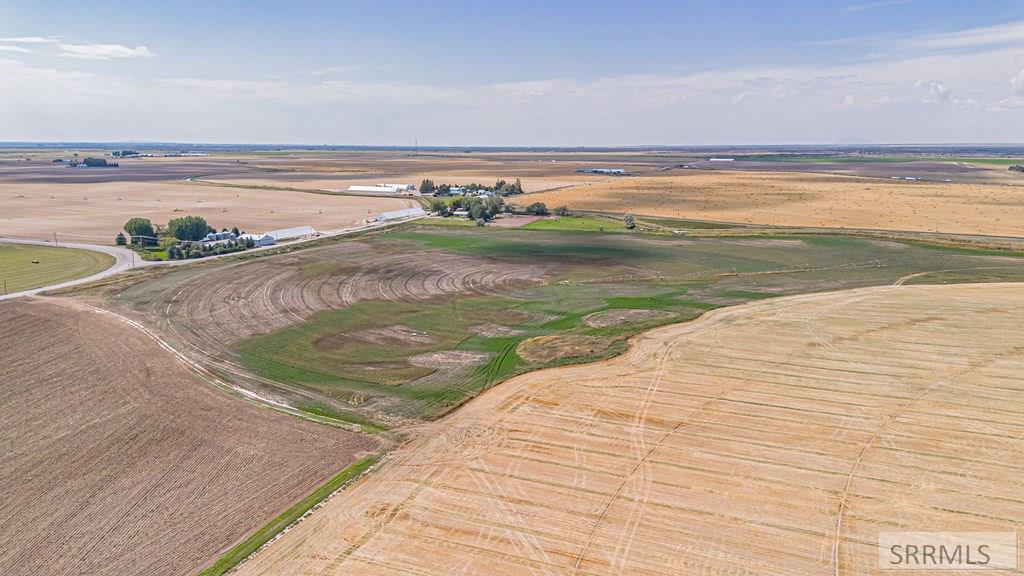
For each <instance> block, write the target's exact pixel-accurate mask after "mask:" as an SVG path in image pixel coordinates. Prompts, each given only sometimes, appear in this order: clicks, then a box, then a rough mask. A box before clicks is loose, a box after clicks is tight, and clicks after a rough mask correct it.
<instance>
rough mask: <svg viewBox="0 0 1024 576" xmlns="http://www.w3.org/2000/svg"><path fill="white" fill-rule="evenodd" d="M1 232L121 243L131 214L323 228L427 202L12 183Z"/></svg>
mask: <svg viewBox="0 0 1024 576" xmlns="http://www.w3.org/2000/svg"><path fill="white" fill-rule="evenodd" d="M0 205H2V206H3V207H4V210H3V212H2V213H0V234H2V235H3V236H7V237H11V238H29V239H34V240H52V239H53V233H54V231H56V232H57V234H58V236H59V238H60V239H61V240H67V241H72V242H85V243H99V244H113V241H114V236H115V235H117V233H118V232H119V231H120V230H121V227H122V226H124V223H125V222H127V221H128V219H129V218H132V217H135V216H138V217H142V218H149V219H150V220H152V221H153V223H154V224H166V223H167V221H168V220H170V219H171V218H177V217H180V216H185V215H195V216H202V217H204V218H206V220H207V221H208V222H209V223H210V225H211V226H214V227H216V228H218V229H220V228H232V227H234V226H237V227H239V228H240V229H242V230H246V231H249V232H265V231H267V230H274V229H278V228H288V227H292V226H305V225H310V226H312V227H313V228H315V229H317V230H319V231H322V232H323V231H330V230H336V229H341V228H349V227H352V226H355V225H358V224H362V223H363V221H364V220H365V219H367V218H372V217H375V216H376V215H377V214H380V213H381V212H384V211H386V210H396V209H401V208H407V207H412V206H419V203H418V202H416V201H415V200H411V199H408V198H366V197H354V196H336V195H329V194H311V193H306V192H291V191H287V190H253V189H245V188H229V187H223V186H210V185H204V184H196V183H188V182H102V183H91V184H67V183H64V184H10V185H5V186H3V188H2V189H0Z"/></svg>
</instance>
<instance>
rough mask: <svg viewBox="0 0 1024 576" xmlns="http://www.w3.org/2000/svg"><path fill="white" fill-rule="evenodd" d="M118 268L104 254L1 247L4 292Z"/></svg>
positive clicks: (28, 288) (0, 257) (42, 285)
mask: <svg viewBox="0 0 1024 576" xmlns="http://www.w3.org/2000/svg"><path fill="white" fill-rule="evenodd" d="M113 265H114V257H113V256H111V255H109V254H105V253H103V252H97V251H94V250H83V249H80V248H62V247H58V246H36V245H31V244H6V243H0V279H2V283H0V290H5V291H4V292H3V293H4V294H7V293H14V292H21V291H23V290H32V289H34V288H42V287H45V286H50V285H53V284H59V283H61V282H67V281H70V280H77V279H79V278H85V277H88V276H92V275H93V274H97V273H99V272H102V271H104V270H106V269H108V268H110V267H111V266H113Z"/></svg>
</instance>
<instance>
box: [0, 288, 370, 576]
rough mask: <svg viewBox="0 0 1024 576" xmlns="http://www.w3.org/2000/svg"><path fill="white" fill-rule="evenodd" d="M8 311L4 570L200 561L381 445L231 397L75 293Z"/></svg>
mask: <svg viewBox="0 0 1024 576" xmlns="http://www.w3.org/2000/svg"><path fill="white" fill-rule="evenodd" d="M0 317H2V318H3V322H0V350H3V362H2V363H0V389H2V397H3V402H2V403H0V422H3V430H4V435H3V450H2V458H3V466H0V501H2V502H3V505H2V506H0V573H3V574H6V575H12V576H14V575H22V574H23V575H36V574H61V575H63V574H67V575H79V574H93V575H107V574H109V575H121V574H139V575H145V574H151V575H154V576H157V575H160V576H163V575H166V574H188V573H193V572H194V571H196V570H197V569H198V568H199V567H201V566H203V565H205V564H207V563H210V562H212V561H213V560H214V559H215V558H216V557H217V556H218V555H219V553H220V552H221V551H223V550H225V549H227V548H228V547H230V546H231V545H232V544H234V543H235V542H236V541H237V540H239V539H241V538H242V537H243V536H245V535H246V534H247V533H248V532H249V531H251V530H253V529H255V528H257V527H260V526H262V525H263V524H264V523H266V522H268V521H269V520H270V519H272V518H274V517H275V516H277V515H278V514H279V513H281V512H282V511H283V510H285V509H287V508H288V507H289V506H291V505H292V504H293V503H294V502H296V501H298V500H300V499H302V498H303V497H304V496H305V495H306V494H308V493H310V492H312V490H313V489H314V488H315V487H316V486H318V485H319V484H320V483H322V482H323V481H325V480H326V479H328V478H329V477H331V476H332V475H334V474H336V473H337V472H338V471H339V470H341V469H343V468H345V467H346V466H347V465H348V464H351V463H352V462H354V461H356V459H358V458H359V457H361V456H363V455H365V454H368V453H372V452H376V451H378V450H380V449H381V448H382V446H383V443H382V441H381V440H380V439H379V438H377V437H373V436H368V435H362V434H357V433H353V432H349V431H346V430H341V429H337V428H331V427H327V426H322V425H318V424H314V423H312V422H304V421H301V420H298V419H295V418H293V417H290V416H286V415H283V414H276V413H274V412H271V411H269V410H267V409H266V408H263V407H259V406H257V405H255V404H252V403H250V402H246V401H244V400H241V399H239V398H235V397H232V396H229V395H227V394H225V393H224V392H222V391H220V390H218V389H216V388H214V387H213V386H211V385H210V384H209V383H207V382H205V381H203V380H202V379H200V378H199V377H198V376H197V375H196V374H195V373H194V372H193V371H191V370H189V369H187V368H186V367H185V365H184V364H182V363H180V362H179V361H178V360H177V359H175V358H173V357H172V356H171V355H169V354H167V352H166V351H165V350H164V349H163V348H161V347H160V346H159V345H158V344H157V343H156V342H154V341H153V340H151V339H150V338H148V337H147V336H146V335H145V334H144V333H142V332H140V331H137V330H136V329H135V328H133V327H131V326H129V325H128V324H125V323H124V322H122V321H120V320H119V319H117V318H114V317H111V316H109V315H107V314H101V313H98V312H96V311H93V310H92V309H90V308H87V307H84V306H82V305H81V304H79V303H77V302H71V301H65V300H54V299H47V300H46V301H43V300H16V301H10V302H2V303H0Z"/></svg>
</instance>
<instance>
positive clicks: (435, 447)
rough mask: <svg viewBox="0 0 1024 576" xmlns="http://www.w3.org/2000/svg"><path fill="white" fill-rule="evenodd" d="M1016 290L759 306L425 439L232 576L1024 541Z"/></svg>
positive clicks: (479, 568)
mask: <svg viewBox="0 0 1024 576" xmlns="http://www.w3.org/2000/svg"><path fill="white" fill-rule="evenodd" d="M1022 322H1024V287H1022V286H1020V285H1012V284H989V285H959V286H889V287H880V288H867V289H858V290H851V291H843V292H835V293H826V294H816V295H804V296H797V297H789V298H780V299H773V300H767V301H761V302H757V303H752V304H748V305H744V306H739V307H734V308H725V309H721V310H719V311H715V312H711V313H708V314H707V315H705V316H704V317H702V318H701V319H699V320H696V321H694V322H690V323H687V324H677V325H673V326H668V327H664V328H660V329H656V330H653V331H651V332H648V333H646V334H644V335H642V336H640V337H638V338H636V339H635V340H634V342H633V345H632V346H631V349H630V351H629V352H627V353H626V354H624V355H623V356H620V357H618V358H615V359H612V360H610V361H606V362H602V363H599V364H593V365H586V366H575V367H566V368H558V369H553V370H547V371H542V372H535V373H531V374H527V375H523V376H520V377H517V378H514V379H512V380H510V381H508V382H506V383H504V384H502V385H501V386H500V387H497V388H495V389H492V390H490V391H488V392H487V393H485V394H483V395H482V396H481V397H479V398H478V399H476V400H474V401H472V402H471V403H469V404H468V405H466V406H465V407H463V408H462V409H460V410H458V411H456V412H455V413H453V414H451V415H450V416H448V417H446V418H444V419H442V420H440V421H438V422H436V423H434V424H431V425H427V426H424V427H423V429H422V430H420V431H419V432H418V434H417V435H416V438H415V439H414V440H412V441H411V442H410V443H409V444H408V445H407V446H405V447H403V448H402V449H401V450H399V451H398V452H396V453H394V454H393V455H392V456H390V457H389V458H387V459H386V460H385V461H384V463H383V464H381V465H380V467H379V469H378V470H377V471H375V472H374V473H373V474H371V475H370V476H368V477H366V478H364V479H363V480H362V481H360V482H359V483H357V484H356V485H355V486H353V487H352V488H350V489H348V490H346V491H345V492H342V493H341V494H339V495H337V496H335V497H334V498H332V499H331V500H329V501H328V502H327V503H326V505H325V506H324V507H323V508H322V509H320V510H319V511H317V512H315V513H314V514H313V515H312V516H310V517H309V518H307V519H306V520H304V521H303V522H302V523H300V524H299V525H298V526H297V527H295V528H293V529H292V530H290V531H289V532H288V533H286V534H285V535H284V536H283V537H282V538H281V539H279V540H278V541H276V542H275V543H273V544H272V545H271V546H270V547H269V548H267V549H266V550H265V551H263V552H262V553H260V554H258V555H257V556H256V557H254V558H253V559H251V560H250V561H249V562H247V563H246V564H244V565H243V566H242V567H241V569H240V570H239V572H238V573H239V574H241V575H257V574H258V575H270V574H273V575H294V574H308V575H328V574H331V575H335V574H419V575H433V574H437V575H448V574H534V575H536V574H559V575H563V574H647V575H662V574H663V575H670V574H671V575H676V574H751V575H754V574H789V575H830V576H831V575H836V574H870V573H875V572H876V571H877V570H876V567H877V561H878V552H877V548H876V543H877V537H878V534H879V532H880V531H886V530H914V531H942V530H957V531H1006V530H1020V529H1022V528H1024V497H1022V495H1021V490H1020V477H1021V473H1022V472H1024V465H1021V461H1022V460H1024V442H1022V441H1021V437H1022V436H1024V412H1022V411H1021V410H1020V409H1019V406H1020V405H1021V402H1022V401H1024V379H1022V377H1021V374H1022V373H1024V332H1022V331H1021V330H1019V328H1018V327H1019V326H1020V325H1021V323H1022Z"/></svg>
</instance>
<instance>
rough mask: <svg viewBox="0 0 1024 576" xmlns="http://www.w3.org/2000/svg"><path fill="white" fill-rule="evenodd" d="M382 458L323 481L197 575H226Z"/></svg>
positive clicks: (365, 461) (361, 462)
mask: <svg viewBox="0 0 1024 576" xmlns="http://www.w3.org/2000/svg"><path fill="white" fill-rule="evenodd" d="M380 459H381V455H380V454H377V455H373V456H366V457H364V458H361V459H359V460H357V461H355V462H354V463H352V464H350V465H349V466H348V467H346V468H345V469H344V470H342V471H341V472H339V473H337V474H336V475H335V476H334V477H333V478H331V479H330V480H328V481H327V482H324V483H323V485H321V486H320V487H319V488H317V489H316V490H314V491H313V492H311V493H310V494H309V495H307V496H306V497H305V498H303V499H302V500H299V501H298V502H296V503H295V504H294V505H293V506H292V507H291V508H288V509H287V510H285V511H284V512H282V513H281V515H280V516H278V517H277V518H274V519H273V520H271V521H270V522H268V523H267V524H266V525H265V526H263V527H262V528H260V529H259V530H256V531H255V532H253V533H252V534H250V535H249V536H247V537H246V538H245V539H244V540H242V541H241V542H239V543H238V544H236V545H234V546H233V547H232V548H231V549H230V550H228V551H227V552H225V553H224V554H223V555H222V556H221V557H220V558H218V559H217V561H216V562H214V563H213V564H211V565H210V566H209V567H207V568H205V569H204V570H203V571H202V572H199V574H198V576H222V575H223V574H227V573H228V572H230V571H231V570H232V569H234V568H235V566H238V565H239V564H241V563H242V562H244V561H245V560H246V559H247V558H249V557H250V556H252V555H253V554H255V553H256V552H258V551H259V550H260V549H261V548H263V546H265V545H266V544H267V543H269V542H271V541H272V540H273V539H274V538H276V537H277V536H278V535H279V534H281V533H282V532H284V531H285V530H287V529H288V528H289V527H291V526H292V525H294V524H296V523H297V522H299V521H301V520H302V518H303V517H305V516H306V514H307V513H309V512H310V511H311V510H313V509H314V508H315V507H316V506H318V505H319V504H320V503H321V502H323V501H324V500H326V499H327V498H329V497H330V496H331V495H333V494H334V493H336V492H338V491H339V490H341V489H343V488H344V487H345V486H346V485H348V484H349V483H350V482H352V481H353V480H355V479H356V478H358V477H360V476H361V475H363V474H364V473H366V472H367V470H369V468H370V467H371V466H373V465H374V464H376V463H377V462H378V461H379V460H380Z"/></svg>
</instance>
